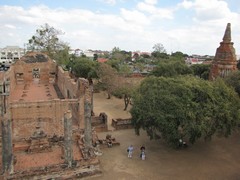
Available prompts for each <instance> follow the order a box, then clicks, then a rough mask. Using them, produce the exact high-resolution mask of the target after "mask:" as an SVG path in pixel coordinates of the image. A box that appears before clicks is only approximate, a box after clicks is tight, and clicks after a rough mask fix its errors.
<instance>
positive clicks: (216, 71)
mask: <svg viewBox="0 0 240 180" xmlns="http://www.w3.org/2000/svg"><path fill="white" fill-rule="evenodd" d="M236 70H237V59H236V53H235V49H234V47H233V42H231V24H230V23H228V24H227V27H226V30H225V33H224V36H223V41H222V42H221V43H220V46H219V47H218V48H217V50H216V54H215V57H214V60H213V62H212V65H211V69H210V75H209V79H210V80H214V79H215V78H216V77H219V76H220V77H226V76H227V75H228V74H229V73H230V72H231V71H236Z"/></svg>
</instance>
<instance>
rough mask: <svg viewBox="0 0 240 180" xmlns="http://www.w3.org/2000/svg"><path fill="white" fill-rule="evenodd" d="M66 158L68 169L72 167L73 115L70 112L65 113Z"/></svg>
mask: <svg viewBox="0 0 240 180" xmlns="http://www.w3.org/2000/svg"><path fill="white" fill-rule="evenodd" d="M64 157H65V162H67V163H68V167H72V160H73V148H72V114H71V112H70V111H69V110H68V111H67V112H66V113H64Z"/></svg>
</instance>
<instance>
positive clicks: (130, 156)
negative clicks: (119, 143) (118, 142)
mask: <svg viewBox="0 0 240 180" xmlns="http://www.w3.org/2000/svg"><path fill="white" fill-rule="evenodd" d="M127 152H128V158H132V154H133V145H130V146H129V147H128V149H127Z"/></svg>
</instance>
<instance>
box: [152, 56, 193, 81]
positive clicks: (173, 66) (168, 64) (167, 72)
mask: <svg viewBox="0 0 240 180" xmlns="http://www.w3.org/2000/svg"><path fill="white" fill-rule="evenodd" d="M186 74H192V71H191V69H190V68H189V67H188V66H187V65H186V64H185V63H184V62H183V61H174V60H165V61H160V62H159V63H158V65H157V67H156V68H155V69H154V70H153V71H152V72H151V75H154V76H164V77H173V76H178V75H186Z"/></svg>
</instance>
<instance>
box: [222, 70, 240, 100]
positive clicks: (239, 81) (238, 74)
mask: <svg viewBox="0 0 240 180" xmlns="http://www.w3.org/2000/svg"><path fill="white" fill-rule="evenodd" d="M224 81H225V82H226V84H227V85H229V86H231V87H233V88H234V89H235V91H236V92H237V93H238V95H239V96H240V71H234V72H232V73H230V74H229V75H228V76H226V77H225V78H224Z"/></svg>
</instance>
